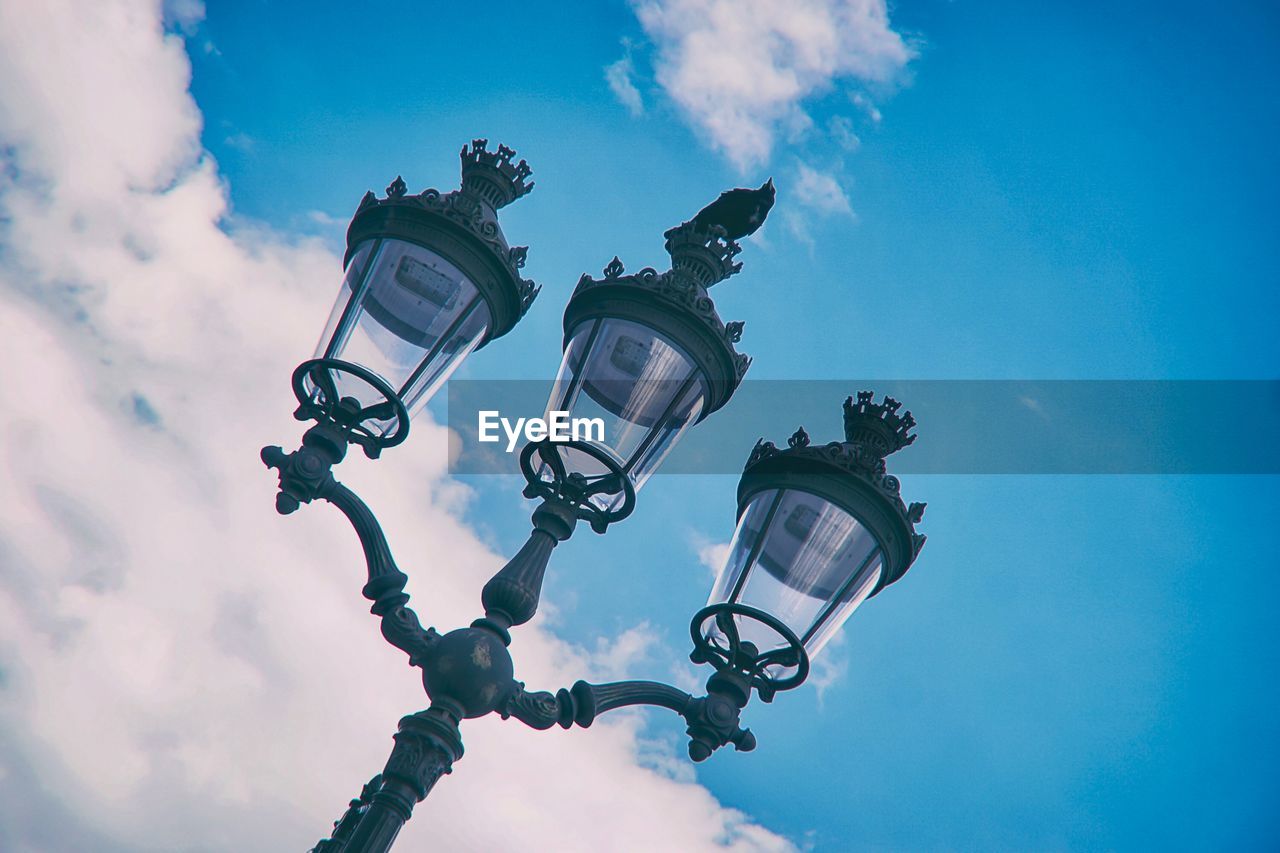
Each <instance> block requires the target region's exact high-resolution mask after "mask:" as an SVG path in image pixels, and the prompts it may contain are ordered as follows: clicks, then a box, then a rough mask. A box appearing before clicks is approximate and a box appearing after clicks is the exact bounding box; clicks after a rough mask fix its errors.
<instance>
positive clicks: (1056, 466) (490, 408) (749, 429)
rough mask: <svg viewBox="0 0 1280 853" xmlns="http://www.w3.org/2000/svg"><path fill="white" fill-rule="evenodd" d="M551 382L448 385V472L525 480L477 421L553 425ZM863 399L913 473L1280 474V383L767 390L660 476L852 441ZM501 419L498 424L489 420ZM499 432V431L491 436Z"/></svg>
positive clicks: (713, 424)
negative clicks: (848, 435) (845, 407)
mask: <svg viewBox="0 0 1280 853" xmlns="http://www.w3.org/2000/svg"><path fill="white" fill-rule="evenodd" d="M551 384H552V383H551V382H550V381H546V382H541V381H526V380H519V381H496V380H458V379H454V380H451V381H450V382H449V383H448V389H449V390H448V417H447V422H448V426H449V427H450V429H451V435H450V454H449V458H450V471H451V472H452V473H454V474H516V473H518V464H517V458H518V455H519V451H520V448H521V447H522V446H523V443H524V442H523V439H520V440H519V443H518V444H517V445H516V446H515V448H514V452H508V451H507V446H508V443H509V442H508V439H507V437H506V435H505V433H503V432H502V430H501V428H497V433H498V434H499V435H500V436H501V440H499V441H496V442H481V441H479V440H478V438H479V424H480V413H481V412H482V411H485V412H497V413H499V414H500V416H501V417H504V418H508V419H509V420H510V421H511V422H512V423H514V422H515V420H516V419H517V418H533V417H539V418H540V417H543V415H544V410H545V408H546V404H547V395H548V393H549V391H550V389H551ZM861 390H870V391H874V392H875V394H876V399H877V400H879V399H880V398H881V397H882V396H883V395H886V394H887V395H889V396H891V397H894V398H895V399H898V400H901V401H902V403H903V411H904V412H905V411H907V410H910V411H911V412H912V414H913V415H914V416H915V419H916V421H917V422H918V424H919V426H918V427H917V428H916V432H917V433H918V435H919V438H918V439H917V440H916V442H915V443H914V444H912V445H911V446H909V447H907V448H905V449H903V450H901V451H899V452H898V453H896V454H894V455H893V457H892V458H891V459H890V462H889V464H890V468H891V470H892V471H893V472H894V473H904V474H1280V444H1278V440H1280V381H1278V380H1198V381H1131V380H860V379H850V380H839V381H835V380H777V381H773V380H761V381H754V382H753V381H748V382H744V383H743V384H742V387H740V388H739V389H738V391H737V393H736V394H735V395H734V397H733V399H732V400H731V401H730V402H729V404H728V405H727V406H725V407H724V409H722V410H721V411H718V412H715V413H713V414H712V415H711V416H710V417H708V418H707V419H706V420H705V421H703V422H702V423H699V424H696V425H695V426H693V427H692V428H691V429H690V430H689V431H688V432H687V433H686V434H685V436H684V437H683V439H682V440H681V441H680V443H679V444H678V445H677V446H676V448H675V450H674V451H672V453H671V455H670V456H669V457H667V459H666V461H665V462H664V463H663V465H662V467H661V468H660V469H659V473H660V474H738V473H740V472H741V471H742V466H743V464H744V463H745V462H746V459H747V455H748V454H749V453H750V452H751V448H752V447H753V446H754V445H755V443H756V440H757V439H758V438H765V439H767V440H770V441H773V442H774V443H776V444H778V445H779V446H784V443H785V441H786V439H787V437H788V436H790V435H791V434H792V433H793V432H794V431H795V429H796V427H798V426H804V428H805V429H806V430H807V431H808V433H809V435H810V437H811V439H812V441H813V443H814V444H825V443H827V442H830V441H842V440H843V439H844V428H843V412H842V403H843V402H844V400H845V398H846V397H848V396H850V395H853V394H856V393H857V392H858V391H861ZM489 420H490V421H492V416H490V418H489ZM490 434H492V429H491V430H490Z"/></svg>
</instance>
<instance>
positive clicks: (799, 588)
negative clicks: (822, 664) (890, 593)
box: [709, 489, 881, 656]
mask: <svg viewBox="0 0 1280 853" xmlns="http://www.w3.org/2000/svg"><path fill="white" fill-rule="evenodd" d="M880 563H881V560H880V549H879V545H878V543H877V542H876V540H875V537H874V536H872V534H871V532H870V531H869V530H867V529H866V528H865V527H863V525H862V524H861V523H859V522H858V520H857V519H856V518H854V517H853V516H852V515H850V514H849V513H847V512H845V511H844V510H842V509H840V508H839V507H837V506H835V505H833V504H831V503H830V502H828V501H827V500H825V499H823V498H820V497H817V496H816V495H811V494H809V493H807V492H802V491H797V490H794V489H783V490H779V489H773V490H769V491H765V492H761V493H760V494H758V495H756V496H755V497H753V498H752V500H751V503H750V504H749V505H748V506H747V509H746V511H745V512H744V513H743V515H742V518H741V520H740V521H739V523H738V528H737V530H736V531H735V532H734V536H733V540H732V542H731V543H730V547H729V556H728V558H727V559H726V561H725V565H724V568H723V569H722V570H721V572H720V575H719V577H718V578H717V580H716V584H715V586H714V587H713V589H712V592H711V597H710V599H709V603H716V602H721V601H732V602H738V603H741V604H745V605H748V606H751V607H755V608H757V609H759V610H763V611H765V612H766V613H769V614H770V615H772V616H774V617H776V618H778V619H779V620H781V621H782V622H783V623H784V624H786V625H787V627H789V628H790V629H791V630H792V631H794V632H795V634H796V636H797V637H799V638H800V640H801V641H802V642H803V643H804V645H805V648H806V650H807V651H808V652H809V654H810V656H812V655H815V654H817V652H818V650H819V649H821V648H822V646H823V645H825V644H826V643H827V642H828V641H829V640H830V639H831V636H832V635H833V634H834V633H835V630H836V629H837V628H839V627H840V625H841V624H842V623H843V622H844V621H845V620H846V619H848V618H849V616H850V615H852V613H853V611H854V610H855V609H857V607H858V605H859V604H861V603H862V601H863V600H864V599H865V598H866V597H867V596H868V595H869V594H870V593H871V591H872V590H873V589H875V585H876V583H878V582H879V579H880V572H881V565H880ZM709 630H715V629H714V628H711V629H709ZM739 630H740V631H741V634H742V637H743V639H747V640H750V641H752V642H753V643H755V644H756V645H757V646H758V647H759V648H760V649H761V651H768V650H770V649H774V648H780V647H782V646H783V645H785V642H784V641H783V639H782V637H781V636H780V635H778V633H777V632H776V631H773V630H772V629H770V628H767V627H766V626H764V625H762V624H760V623H758V622H755V621H754V620H750V619H739Z"/></svg>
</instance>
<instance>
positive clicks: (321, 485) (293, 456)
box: [262, 427, 438, 666]
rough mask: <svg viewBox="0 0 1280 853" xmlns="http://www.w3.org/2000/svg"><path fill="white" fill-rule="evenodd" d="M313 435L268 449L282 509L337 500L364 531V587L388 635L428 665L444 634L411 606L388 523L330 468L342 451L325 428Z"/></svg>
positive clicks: (360, 533) (265, 451)
mask: <svg viewBox="0 0 1280 853" xmlns="http://www.w3.org/2000/svg"><path fill="white" fill-rule="evenodd" d="M319 429H321V427H315V428H313V429H312V430H311V431H309V432H308V433H307V437H312V434H313V433H315V432H316V431H317V430H319ZM307 437H304V438H303V445H302V447H301V448H299V449H298V450H296V451H294V452H293V453H285V452H284V451H283V450H282V449H281V448H279V447H265V448H263V450H262V461H263V463H264V464H266V466H267V467H268V468H273V469H275V470H277V471H279V472H280V494H279V495H277V496H276V509H277V510H278V511H279V512H281V513H282V514H287V513H290V512H293V510H295V509H297V508H298V505H299V504H302V503H310V502H311V501H313V500H315V499H317V498H319V499H320V500H325V501H328V502H329V503H331V504H333V505H334V506H336V507H337V508H338V509H339V510H340V511H341V512H342V514H343V515H345V516H346V517H347V520H348V521H350V522H351V526H352V527H353V528H355V531H356V535H357V536H359V537H360V545H361V547H362V548H363V549H364V559H365V564H366V566H367V568H368V580H367V581H366V582H365V585H364V588H363V589H362V590H361V593H362V594H363V595H364V597H365V598H367V599H369V600H370V601H372V602H373V606H372V607H371V608H370V611H371V612H372V613H373V615H375V616H377V617H379V618H380V619H381V620H382V636H383V637H385V638H386V639H387V642H389V643H391V645H393V646H395V647H396V648H398V649H400V650H401V651H403V652H404V653H405V654H407V655H408V656H409V663H410V664H412V665H413V666H422V664H423V663H424V662H425V661H426V660H427V658H428V657H429V654H430V649H431V646H432V645H433V644H434V643H435V641H436V640H437V639H438V635H437V634H436V632H435V630H434V629H432V628H423V627H422V623H421V621H419V619H418V614H416V613H414V612H413V610H412V609H410V608H409V606H408V604H409V596H408V594H407V593H406V592H405V591H404V587H405V584H406V583H408V582H409V577H408V575H406V574H405V573H404V572H402V571H400V569H399V567H397V566H396V561H395V559H394V558H393V557H392V556H391V547H390V546H389V545H388V544H387V537H386V534H384V533H383V532H382V525H380V524H378V520H377V519H376V518H375V517H374V515H373V511H372V510H370V509H369V506H368V504H366V503H365V502H364V501H363V500H361V499H360V496H359V495H357V494H356V493H355V492H353V491H351V489H349V488H347V487H346V486H344V485H343V484H342V483H339V482H338V481H337V480H336V479H335V478H334V476H333V472H332V470H330V469H331V468H332V467H333V465H334V464H336V463H337V462H338V461H340V459H341V456H339V457H338V458H337V459H334V458H333V456H334V453H333V452H332V447H333V445H332V444H330V443H328V442H325V441H323V439H324V438H326V436H324V434H323V433H320V434H319V435H318V436H316V437H314V438H313V440H312V441H311V442H308V441H307ZM317 439H319V440H317Z"/></svg>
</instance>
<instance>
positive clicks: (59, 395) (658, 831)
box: [0, 0, 791, 851]
mask: <svg viewBox="0 0 1280 853" xmlns="http://www.w3.org/2000/svg"><path fill="white" fill-rule="evenodd" d="M17 5H18V4H13V3H7V4H0V139H2V140H3V145H2V146H0V157H2V158H3V161H2V162H0V249H2V250H3V251H2V252H0V364H3V365H4V385H3V388H2V389H0V848H3V849H5V850H13V851H24V850H67V849H85V850H88V849H92V850H101V851H114V850H130V851H137V850H176V849H184V850H217V851H222V850H237V851H255V850H264V851H265V850H281V849H305V848H306V847H308V846H309V845H310V844H312V843H314V842H315V841H316V840H318V839H319V838H320V837H321V835H322V834H324V832H325V831H326V830H327V828H328V826H329V823H330V821H332V820H333V819H335V818H336V817H337V816H338V815H339V814H340V813H341V811H342V809H343V807H344V806H345V803H346V801H347V799H349V798H350V797H351V796H353V795H354V794H356V793H357V792H358V790H359V786H360V784H361V783H363V782H364V781H365V780H367V779H368V778H369V776H371V775H372V774H373V773H374V772H376V771H377V770H378V769H380V767H381V765H382V762H383V761H384V760H385V757H386V755H387V752H388V749H389V747H390V743H391V741H390V734H391V732H392V731H393V729H394V727H395V722H396V720H397V719H398V718H399V717H400V716H401V715H402V714H404V713H406V712H410V711H413V710H416V709H418V708H421V707H422V706H423V705H424V704H425V701H426V700H425V697H424V696H423V694H422V690H421V685H420V683H419V682H418V680H417V678H416V674H415V673H414V672H413V671H411V670H409V669H408V668H407V667H406V666H405V664H404V662H403V658H402V656H401V655H400V654H399V653H398V652H396V651H395V650H394V649H392V648H390V647H389V646H388V645H387V644H386V643H385V642H383V640H382V638H381V637H380V636H379V634H378V630H377V625H376V622H375V621H374V620H373V618H372V617H371V616H369V615H368V613H367V610H366V607H365V604H364V602H363V600H362V599H361V598H360V596H359V592H358V590H359V587H360V584H361V576H362V572H363V569H362V566H363V561H362V559H361V557H360V549H359V546H358V544H357V542H356V539H355V537H354V535H353V534H352V533H351V531H350V529H349V528H347V527H346V524H345V521H344V520H343V519H342V518H341V516H340V515H339V514H338V513H337V512H336V511H335V510H333V509H332V508H331V507H328V506H326V505H316V506H310V507H305V508H304V509H303V510H302V511H300V512H299V513H297V514H296V515H293V516H290V517H288V518H281V517H279V516H277V515H275V513H274V511H273V508H272V500H273V494H274V483H273V479H272V477H271V475H270V474H269V472H268V471H267V470H266V469H265V468H263V467H262V465H261V463H260V462H259V461H258V459H257V451H258V448H259V447H260V445H262V444H265V443H272V442H280V443H282V444H293V443H295V442H296V440H297V438H298V436H299V434H300V431H301V429H300V426H299V425H298V424H297V423H296V422H294V421H293V420H292V419H291V417H290V411H291V408H292V406H291V396H290V394H289V392H288V390H287V377H288V373H289V371H290V369H291V368H292V366H293V364H294V363H296V362H297V361H298V360H299V359H300V358H301V357H303V356H305V355H306V354H308V353H309V352H310V350H311V347H312V344H313V342H314V336H315V335H316V333H317V332H318V330H319V329H320V327H321V324H322V323H323V320H324V316H325V313H326V312H327V310H328V302H329V300H330V299H331V297H332V295H333V292H334V290H336V283H337V272H338V270H339V268H340V267H339V259H338V257H337V256H336V255H335V254H334V253H333V251H332V250H331V248H330V247H328V246H325V245H323V244H321V243H319V242H317V241H314V240H309V239H305V238H298V237H290V236H288V235H284V234H281V233H277V232H275V231H272V230H271V229H268V228H265V227H258V228H251V227H248V226H245V225H238V226H236V227H234V228H229V227H227V226H226V225H225V220H224V217H225V214H226V206H227V200H226V191H225V187H224V186H223V183H222V180H221V178H220V177H219V174H218V171H217V167H216V164H215V163H213V162H212V160H211V159H210V158H208V157H207V155H205V154H204V153H203V152H202V150H201V147H200V143H199V131H200V125H201V116H200V114H199V112H198V110H197V108H196V106H195V104H194V102H193V101H192V99H191V97H190V94H189V92H188V89H187V87H188V81H189V76H190V68H189V64H188V61H187V57H186V54H185V52H184V49H183V44H182V42H181V40H180V39H178V38H176V37H173V36H167V35H165V33H164V31H163V29H162V25H161V10H160V8H159V6H158V4H157V3H155V2H145V0H138V2H127V0H113V1H112V2H107V0H103V2H97V3H88V4H86V3H78V2H73V0H64V2H54V0H49V2H45V3H41V4H39V5H38V6H37V5H34V4H22V8H20V9H19V8H16V6H17ZM171 8H174V9H178V10H180V12H181V14H182V15H184V16H188V18H189V16H190V15H191V14H193V12H192V11H191V10H192V9H197V8H198V7H197V5H196V4H192V3H178V4H174V5H173V6H172V7H171ZM184 24H185V25H188V26H190V25H191V24H190V21H189V20H184ZM392 167H393V166H389V168H392ZM414 431H415V436H414V437H413V440H411V441H410V442H409V443H408V444H406V445H405V446H403V447H400V448H396V449H395V450H393V451H389V452H388V453H387V455H386V456H385V457H384V459H383V460H382V461H380V462H378V463H370V462H368V461H367V460H364V459H362V458H360V457H359V456H358V454H357V455H353V457H352V458H351V459H350V460H349V461H348V462H346V463H344V464H343V466H342V467H341V469H340V473H341V476H342V477H343V478H344V479H345V480H346V481H348V482H349V483H350V484H351V485H352V486H353V488H355V489H357V490H358V491H360V492H361V493H362V494H363V495H364V496H365V497H366V498H367V499H368V500H369V502H370V503H371V504H372V505H373V506H374V507H375V508H376V509H377V511H378V514H379V517H380V518H381V520H382V521H383V523H384V526H385V527H386V529H387V532H388V534H389V536H390V538H391V540H392V542H393V543H394V544H395V547H396V554H397V557H398V558H399V559H400V561H401V564H402V565H403V566H405V568H406V571H408V572H409V574H410V575H411V576H412V578H413V580H412V581H411V583H410V587H409V591H410V592H411V593H413V594H414V596H415V600H416V602H417V604H418V606H419V610H420V612H421V613H422V615H423V617H424V619H427V620H429V621H431V622H433V623H434V624H437V625H439V626H441V627H448V626H451V625H459V624H465V623H466V622H467V621H469V620H470V618H471V617H473V616H474V615H475V609H476V605H477V601H476V599H477V593H478V587H479V580H478V579H480V578H482V577H484V576H485V572H486V570H491V569H494V568H496V566H497V565H498V563H499V562H500V557H499V556H498V555H496V554H494V553H492V552H491V551H489V550H488V549H487V548H486V547H485V546H484V545H483V544H482V543H481V541H480V540H479V539H478V538H477V536H476V535H475V534H474V533H473V532H472V531H471V530H469V529H467V528H466V527H465V526H464V525H463V524H462V523H461V522H460V519H459V515H458V513H459V511H460V510H461V508H462V507H464V506H465V502H466V500H467V493H466V491H465V490H463V489H462V488H461V487H459V486H457V485H455V484H452V483H451V481H449V480H448V479H447V478H446V477H445V459H444V455H445V452H446V451H445V441H444V437H443V436H444V431H443V428H442V427H440V426H438V425H435V424H433V423H431V422H429V421H425V420H424V421H421V422H419V423H416V424H415V426H414ZM517 521H519V519H514V518H513V523H516V522H517ZM572 548H573V543H572V542H571V543H568V544H567V545H566V546H564V549H565V550H571V549H572ZM552 594H553V595H554V592H553V593H552ZM516 644H517V649H516V654H517V658H518V660H519V665H520V674H521V677H523V678H525V679H526V680H527V681H528V682H529V683H530V685H531V686H536V687H546V688H551V689H554V688H556V687H559V686H562V685H564V684H566V683H568V682H570V681H572V680H573V679H574V678H575V677H578V676H580V675H581V674H582V673H583V671H584V670H585V671H588V672H591V671H597V672H598V671H600V670H601V669H608V668H610V667H617V666H619V665H621V664H622V663H623V662H625V661H626V660H627V659H628V657H629V656H634V655H637V654H643V653H644V649H645V648H646V643H645V637H644V632H643V630H642V629H637V630H635V631H633V632H630V633H628V634H626V635H624V637H623V639H622V640H621V641H620V642H614V643H610V644H606V646H604V647H602V650H601V651H602V654H601V655H600V656H598V659H597V656H593V655H591V654H588V653H587V652H585V651H583V650H582V649H580V648H578V647H575V646H572V645H569V644H566V643H565V642H563V641H561V640H559V639H557V638H556V637H555V636H554V635H552V634H551V633H549V632H548V631H547V630H546V629H545V628H544V627H540V626H539V624H537V623H535V625H533V626H526V629H524V630H521V631H520V632H519V633H518V635H517V640H516ZM641 719H642V718H640V717H639V716H638V715H635V716H630V717H624V718H623V719H620V720H618V721H616V722H610V721H608V720H605V721H602V722H601V723H598V724H597V725H596V726H593V727H592V728H591V729H590V730H588V731H585V732H583V731H574V732H561V731H559V730H558V729H557V730H555V731H553V732H547V733H535V732H532V731H531V730H528V729H526V728H524V727H523V726H521V725H519V724H517V723H514V722H511V721H509V722H505V723H504V722H501V721H498V720H495V719H486V720H480V721H475V723H474V724H472V725H468V726H467V728H466V730H465V735H466V738H467V745H468V753H467V756H466V758H465V759H464V760H463V761H462V762H460V763H459V764H458V766H457V768H456V770H455V772H454V774H453V775H452V776H450V777H449V778H447V779H445V780H444V781H443V782H442V783H441V784H440V786H439V787H438V788H437V790H436V791H435V792H434V793H433V794H432V797H431V798H430V799H429V800H428V801H427V802H426V803H424V804H422V805H421V806H419V809H418V817H417V818H416V819H415V820H414V821H412V822H411V823H410V824H409V826H408V827H407V828H406V830H405V832H404V834H403V838H402V844H403V846H404V848H405V849H414V847H415V844H416V845H417V846H422V845H423V844H424V843H430V844H431V845H432V846H434V847H435V848H438V849H449V850H461V849H472V850H475V849H480V850H491V849H500V848H503V847H506V846H509V844H510V839H511V838H512V837H514V836H518V837H521V838H522V839H524V841H525V843H526V844H528V845H529V846H530V847H531V848H533V849H555V850H566V851H572V850H600V849H606V848H608V849H622V847H625V846H628V845H630V846H631V847H633V848H634V849H670V850H682V851H685V850H691V851H701V850H719V849H733V850H785V849H791V846H790V845H789V843H788V842H787V841H785V840H784V839H781V838H779V837H778V836H776V835H774V834H773V833H770V832H769V831H767V830H765V829H763V828H762V827H760V826H758V825H756V824H754V823H753V822H752V821H751V820H750V819H749V818H748V817H746V816H745V815H743V814H741V813H740V812H737V811H735V810H733V809H727V808H724V807H723V806H721V805H720V804H719V803H718V802H716V800H715V798H714V797H712V796H711V794H710V793H709V792H708V791H706V790H705V789H704V788H701V787H699V786H697V785H695V784H692V783H691V782H689V781H687V780H684V781H682V780H680V779H673V778H670V777H669V775H667V774H664V773H661V772H657V771H655V770H654V769H652V767H653V766H655V762H654V761H653V760H652V759H651V758H646V757H645V756H646V755H648V753H649V752H650V751H651V750H652V749H653V747H652V745H650V744H647V743H646V742H644V741H643V739H642V737H641V725H642V723H641V722H640V720H641ZM646 764H647V765H648V766H646ZM33 776H34V778H33ZM49 792H57V796H53V795H51V794H50V793H49ZM620 792H625V799H626V802H627V805H628V807H627V808H626V809H619V808H617V807H616V804H617V802H618V798H619V797H620V796H623V795H624V794H622V793H620ZM588 815H589V816H590V817H589V819H588V818H586V817H585V816H588ZM426 839H432V840H431V841H430V842H426ZM619 839H622V841H621V842H620V841H619ZM620 844H621V845H622V846H621V847H620V846H619V845H620Z"/></svg>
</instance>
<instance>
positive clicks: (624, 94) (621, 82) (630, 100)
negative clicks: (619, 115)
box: [604, 41, 644, 116]
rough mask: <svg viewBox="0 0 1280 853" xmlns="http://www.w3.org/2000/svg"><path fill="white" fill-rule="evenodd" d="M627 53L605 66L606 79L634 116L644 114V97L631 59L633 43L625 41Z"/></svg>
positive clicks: (619, 101)
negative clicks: (636, 79)
mask: <svg viewBox="0 0 1280 853" xmlns="http://www.w3.org/2000/svg"><path fill="white" fill-rule="evenodd" d="M622 44H623V47H624V49H625V50H626V53H625V54H623V57H622V58H621V59H619V60H618V61H617V62H614V63H611V64H609V65H606V66H605V69H604V79H605V82H607V83H608V84H609V90H610V91H611V92H613V96H614V97H615V98H617V99H618V103H620V104H622V105H623V106H624V107H626V108H627V111H628V112H630V113H631V114H632V115H633V116H638V115H643V114H644V99H643V98H641V97H640V90H639V89H637V88H636V84H635V74H636V69H635V63H634V62H633V61H632V59H631V44H630V43H629V42H627V41H623V43H622Z"/></svg>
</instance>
